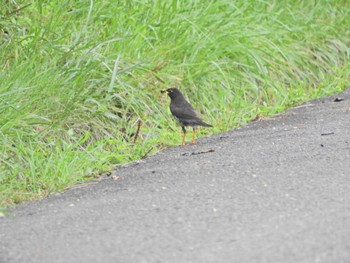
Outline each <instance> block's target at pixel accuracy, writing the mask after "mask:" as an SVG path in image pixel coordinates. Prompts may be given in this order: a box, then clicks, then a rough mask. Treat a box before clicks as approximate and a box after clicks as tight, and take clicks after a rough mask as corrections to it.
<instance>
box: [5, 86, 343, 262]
mask: <svg viewBox="0 0 350 263" xmlns="http://www.w3.org/2000/svg"><path fill="white" fill-rule="evenodd" d="M336 97H340V98H342V99H343V100H342V101H339V102H334V100H335V98H336ZM113 178H114V179H116V180H114V179H113ZM113 178H112V176H111V177H107V178H105V179H103V180H101V181H100V182H99V183H97V184H93V185H89V186H87V187H81V188H77V189H72V190H69V191H67V192H65V193H63V194H60V195H57V196H52V197H50V198H47V199H44V200H42V201H38V202H28V203H24V204H21V205H19V206H17V207H16V208H15V209H13V210H12V211H11V213H12V215H13V216H12V217H3V218H0V262H8V263H11V262H26V263H30V262H45V263H47V262H65V263H67V262H85V263H89V262H230V263H232V262H248V263H249V262H257V263H262V262H293V263H295V262H298V263H300V262H305V263H311V262H327V263H329V262H337V263H342V262H347V263H348V262H350V89H349V90H347V91H346V92H345V93H343V94H339V95H337V96H333V97H329V98H325V99H321V100H317V101H311V102H309V103H307V104H304V105H302V106H299V107H297V108H294V109H291V110H288V111H286V112H284V113H282V114H280V115H278V116H276V117H275V118H272V119H267V120H261V121H256V122H252V123H250V124H248V125H247V126H245V127H242V128H240V129H235V130H232V131H230V132H226V133H223V134H218V135H215V136H211V137H207V138H203V139H201V140H198V144H197V145H195V146H185V147H174V148H171V149H167V150H165V151H162V152H160V153H158V154H156V155H154V156H152V157H149V158H147V159H145V160H143V161H140V162H137V163H134V164H131V165H128V166H126V167H124V168H120V169H119V170H117V171H116V172H115V174H114V175H113Z"/></svg>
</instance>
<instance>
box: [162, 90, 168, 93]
mask: <svg viewBox="0 0 350 263" xmlns="http://www.w3.org/2000/svg"><path fill="white" fill-rule="evenodd" d="M160 92H161V93H168V91H167V90H166V89H162V90H161V91H160Z"/></svg>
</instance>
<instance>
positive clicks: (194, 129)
mask: <svg viewBox="0 0 350 263" xmlns="http://www.w3.org/2000/svg"><path fill="white" fill-rule="evenodd" d="M196 132H197V129H196V128H195V127H193V133H192V144H195V143H196V142H195V141H194V138H195V137H196Z"/></svg>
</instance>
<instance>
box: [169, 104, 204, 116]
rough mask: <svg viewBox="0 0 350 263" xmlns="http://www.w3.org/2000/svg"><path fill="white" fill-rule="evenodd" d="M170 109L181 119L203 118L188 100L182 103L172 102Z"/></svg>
mask: <svg viewBox="0 0 350 263" xmlns="http://www.w3.org/2000/svg"><path fill="white" fill-rule="evenodd" d="M170 111H171V113H172V114H173V115H174V116H175V117H176V118H179V119H184V120H199V121H200V120H201V118H200V117H199V115H198V114H197V112H196V111H195V110H194V109H193V107H192V106H191V104H189V103H188V102H187V101H185V102H183V103H181V104H175V103H171V104H170Z"/></svg>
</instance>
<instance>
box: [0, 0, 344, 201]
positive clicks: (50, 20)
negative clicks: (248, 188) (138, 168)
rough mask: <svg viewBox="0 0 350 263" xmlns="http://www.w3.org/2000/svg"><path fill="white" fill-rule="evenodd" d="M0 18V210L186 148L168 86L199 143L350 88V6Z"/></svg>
mask: <svg viewBox="0 0 350 263" xmlns="http://www.w3.org/2000/svg"><path fill="white" fill-rule="evenodd" d="M117 2H118V4H116V3H117ZM0 16H1V17H0V45H1V49H0V65H1V71H0V79H1V82H0V152H1V155H0V206H1V205H3V206H4V205H5V206H7V205H10V204H13V203H17V202H21V201H23V200H30V199H35V198H40V197H41V196H44V195H46V194H48V193H50V192H53V191H60V190H63V189H65V188H66V187H68V186H70V185H72V184H75V183H77V182H80V181H83V180H86V179H89V178H94V177H95V176H97V175H98V174H99V173H100V172H102V171H107V170H109V169H110V168H111V167H112V165H116V164H122V163H126V162H130V161H132V160H136V159H140V158H143V157H145V156H148V155H150V154H152V153H154V152H156V151H158V150H159V149H162V148H165V147H169V146H172V145H177V144H179V142H180V136H181V135H180V128H179V127H177V126H176V124H175V123H174V122H173V120H172V119H171V117H170V114H169V110H168V103H169V101H168V98H166V97H164V96H163V95H161V94H160V90H161V89H162V88H165V87H169V86H175V85H176V86H178V87H180V88H181V89H182V90H183V91H184V93H185V94H186V95H187V97H189V98H190V100H191V101H192V102H193V104H194V105H195V106H196V108H197V109H199V110H201V112H203V113H204V114H203V115H204V120H205V121H207V122H208V123H211V124H213V125H214V127H215V128H214V129H211V130H209V129H207V130H205V131H204V130H203V131H202V135H204V134H212V133H218V132H221V131H225V130H227V129H229V128H232V127H236V126H238V125H242V124H244V123H246V122H248V121H249V120H252V119H254V118H256V117H257V116H261V115H272V114H275V113H276V112H279V111H282V110H284V109H286V108H288V107H290V106H293V105H296V104H299V103H301V102H303V101H305V100H308V99H311V98H316V97H320V96H325V95H328V94H331V93H334V92H338V91H341V90H343V89H345V88H346V87H347V86H346V85H348V83H349V72H350V63H349V57H350V48H349V44H350V32H349V28H350V3H349V2H348V1H345V0H343V1H340V0H338V1H337V0H329V1H326V0H320V1H294V0H290V1H288V0H286V1H272V0H271V1H246V0H238V1H229V0H219V1H203V0H201V1H198V0H189V1H176V0H174V1H160V0H153V1H146V0H140V1H110V0H101V1H64V0H63V1H57V0H54V1H16V2H15V1H11V0H7V1H5V0H4V1H2V8H1V9H0ZM139 121H142V126H141V131H140V136H139V137H138V139H137V141H136V142H135V143H133V139H134V134H135V131H136V130H137V124H138V123H139Z"/></svg>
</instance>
